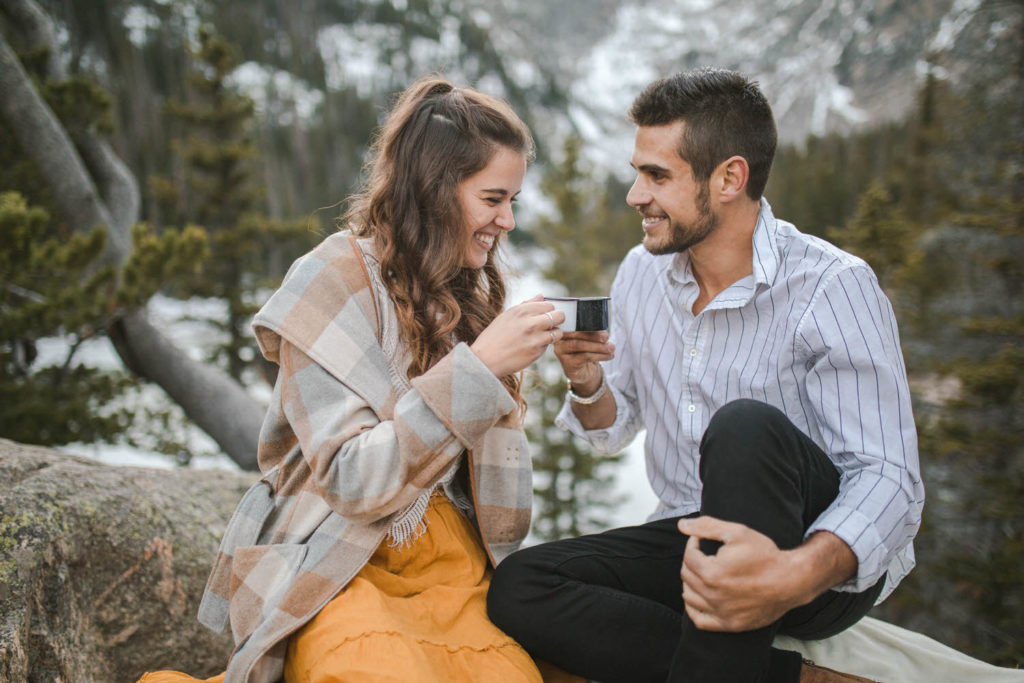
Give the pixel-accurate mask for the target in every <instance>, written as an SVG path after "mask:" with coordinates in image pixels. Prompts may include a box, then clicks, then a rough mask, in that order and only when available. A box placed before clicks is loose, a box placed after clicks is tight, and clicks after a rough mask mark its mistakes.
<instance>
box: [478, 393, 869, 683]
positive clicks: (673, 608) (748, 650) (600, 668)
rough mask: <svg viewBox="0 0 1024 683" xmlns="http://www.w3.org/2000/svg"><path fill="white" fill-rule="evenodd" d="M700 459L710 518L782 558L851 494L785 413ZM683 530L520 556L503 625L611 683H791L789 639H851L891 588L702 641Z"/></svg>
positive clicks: (499, 593)
mask: <svg viewBox="0 0 1024 683" xmlns="http://www.w3.org/2000/svg"><path fill="white" fill-rule="evenodd" d="M700 453H701V462H700V474H701V480H702V482H703V492H702V497H701V513H702V514H707V515H711V516H713V517H718V518H720V519H725V520H728V521H732V522H740V523H743V524H746V525H747V526H750V527H751V528H753V529H755V530H757V531H760V532H761V533H763V534H766V535H767V536H769V537H770V538H772V540H774V541H775V543H776V544H777V545H778V546H779V547H780V548H782V549H787V548H793V547H796V546H798V545H799V544H800V543H801V542H802V541H803V535H804V532H805V530H806V529H807V528H808V527H809V526H810V525H811V523H812V522H813V521H814V520H815V519H816V518H817V517H818V515H819V514H820V513H821V512H822V511H823V510H825V508H827V507H828V505H829V504H830V503H831V502H832V500H834V499H835V497H836V495H837V493H838V491H839V475H838V473H837V472H836V469H835V466H834V465H833V464H832V462H831V461H830V460H829V459H828V457H827V456H826V455H825V453H824V452H822V450H821V449H820V448H818V446H817V445H816V444H815V443H814V442H813V441H811V439H810V438H808V437H807V436H806V435H805V434H803V433H802V432H801V431H800V430H799V429H797V428H796V426H795V425H793V423H792V422H790V421H789V419H788V418H786V416H785V415H784V414H783V413H782V412H781V411H779V410H777V409H776V408H773V407H771V406H768V405H766V404H764V403H760V402H757V401H751V400H741V401H735V402H733V403H729V404H728V405H726V406H723V407H722V408H721V409H720V410H719V411H718V412H717V413H716V414H715V415H714V416H713V418H712V420H711V422H710V424H709V425H708V428H707V431H706V432H705V434H704V437H703V439H702V441H701V446H700ZM677 520H678V518H672V519H664V520H659V521H656V522H649V523H647V524H642V525H640V526H634V527H627V528H622V529H613V530H611V531H607V532H605V533H601V534H594V535H591V536H582V537H580V538H573V539H566V540H561V541H554V542H551V543H545V544H542V545H538V546H534V547H532V548H526V549H523V550H520V551H519V552H517V553H514V554H513V555H511V556H510V557H508V558H507V559H505V560H504V561H503V562H502V563H501V565H499V567H498V568H497V570H495V573H494V576H493V578H492V580H491V588H490V591H489V593H488V596H487V609H488V613H489V614H490V617H491V619H492V620H493V621H494V623H495V624H497V625H498V626H499V627H501V628H502V629H503V630H504V631H505V632H506V633H508V634H509V635H510V636H512V637H513V638H515V639H516V640H518V641H519V642H520V643H521V644H522V645H523V646H524V647H525V648H526V649H527V650H528V651H529V652H530V653H531V654H532V655H534V656H536V657H539V658H541V659H545V660H547V661H549V662H551V663H553V664H557V665H558V666H561V667H562V668H564V669H565V670H567V671H569V672H571V673H574V674H578V675H581V676H585V677H587V678H589V679H592V680H596V681H602V683H613V682H615V681H624V682H626V681H628V682H630V683H634V682H639V681H658V682H659V683H660V682H663V681H666V680H667V681H707V682H709V683H711V682H713V683H721V682H722V681H728V682H730V683H732V682H734V681H735V682H741V681H772V682H774V681H779V682H780V683H781V682H785V683H790V682H794V681H798V680H799V675H800V664H801V659H800V656H799V654H798V653H795V652H785V651H781V650H777V649H775V648H773V647H772V641H773V640H774V638H775V635H776V634H777V633H782V634H785V635H790V636H794V637H797V638H802V639H814V638H825V637H828V636H830V635H834V634H836V633H839V632H840V631H842V630H843V629H845V628H847V627H849V626H851V625H853V624H854V623H856V622H857V621H858V620H859V619H860V618H861V617H863V616H864V615H865V614H866V613H867V611H868V610H869V609H870V608H871V606H872V605H873V604H874V601H875V599H876V598H877V596H878V594H879V592H881V589H882V584H883V582H884V579H882V580H880V581H879V582H878V583H877V584H876V585H875V586H874V587H872V588H870V589H868V590H866V591H864V592H863V593H845V592H843V593H841V592H838V591H831V590H830V591H826V592H825V593H824V594H822V595H821V596H819V597H818V598H816V599H815V600H813V601H812V602H810V603H809V604H807V605H804V606H802V607H799V608H797V609H794V610H792V611H790V612H788V613H787V614H786V615H785V616H783V618H782V619H780V620H779V621H778V622H776V623H774V624H771V625H770V626H767V627H765V628H761V629H757V630H754V631H745V632H742V633H717V632H710V631H702V630H700V629H698V628H697V627H696V626H694V624H693V622H692V621H690V619H689V617H688V616H687V614H686V611H685V609H684V606H683V599H682V594H681V593H682V586H681V579H680V576H679V571H680V567H681V565H682V558H683V550H684V547H685V544H686V537H685V536H683V535H682V534H680V533H679V530H678V529H676V521H677ZM709 550H710V549H709ZM707 551H708V550H706V552H707Z"/></svg>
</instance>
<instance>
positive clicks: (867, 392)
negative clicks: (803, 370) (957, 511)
mask: <svg viewBox="0 0 1024 683" xmlns="http://www.w3.org/2000/svg"><path fill="white" fill-rule="evenodd" d="M799 338H800V339H801V340H802V342H803V343H804V344H805V345H806V351H807V353H808V356H809V357H810V358H811V359H812V367H811V368H810V371H809V372H808V374H807V377H806V387H807V395H808V396H809V397H812V399H813V400H812V401H811V405H812V409H813V410H814V412H815V418H816V422H817V423H818V425H819V428H820V430H821V433H822V439H823V442H824V443H825V446H826V448H825V450H826V452H827V453H828V454H829V458H830V459H831V460H832V461H833V463H834V464H835V465H836V468H837V470H838V471H839V474H840V485H839V495H838V496H837V497H836V500H835V501H834V502H833V503H832V505H831V506H830V507H829V508H828V509H827V510H825V512H824V513H822V515H821V516H820V517H819V518H818V519H817V520H816V521H815V522H814V524H812V525H811V527H810V529H809V530H808V534H810V533H813V532H815V531H829V532H831V533H833V534H835V535H836V536H838V537H839V538H841V539H842V540H843V541H844V542H846V544H847V545H849V546H850V549H851V550H853V552H854V554H855V555H856V556H857V561H858V566H857V574H856V576H855V577H854V578H853V579H851V580H850V581H848V582H846V583H845V584H842V585H840V586H838V587H837V588H838V589H839V590H846V591H862V590H865V589H867V588H869V587H871V586H872V585H874V583H876V582H877V581H878V580H879V579H880V578H881V577H882V576H883V575H884V574H885V573H886V572H887V571H888V570H889V569H890V568H891V567H892V566H893V563H894V562H895V561H897V556H898V555H900V554H903V555H904V556H905V558H906V561H912V560H911V557H912V555H911V552H912V551H911V549H910V544H911V542H912V540H913V538H914V535H915V534H916V532H917V529H918V527H919V526H920V524H921V512H922V507H923V502H924V487H923V484H922V482H921V474H920V465H919V462H918V453H917V432H916V427H915V425H914V420H913V414H912V408H911V401H910V389H909V386H908V384H907V378H906V371H905V369H904V367H903V362H902V355H901V352H900V347H899V336H898V334H897V331H896V320H895V317H894V316H893V313H892V308H891V306H890V305H889V301H888V299H887V298H886V297H885V295H884V294H883V293H882V291H881V289H880V288H879V287H878V282H877V280H876V279H875V277H874V275H873V273H871V271H870V270H869V269H868V268H867V267H851V268H847V269H845V270H842V271H841V272H839V273H838V274H837V275H836V276H835V277H834V278H833V279H832V280H831V281H830V282H829V283H828V284H827V285H826V286H825V287H823V289H822V292H821V294H820V296H819V297H818V298H817V300H816V302H815V303H814V305H813V306H812V307H811V309H810V311H809V313H808V315H807V316H806V318H805V319H804V321H803V323H802V325H801V327H800V336H799Z"/></svg>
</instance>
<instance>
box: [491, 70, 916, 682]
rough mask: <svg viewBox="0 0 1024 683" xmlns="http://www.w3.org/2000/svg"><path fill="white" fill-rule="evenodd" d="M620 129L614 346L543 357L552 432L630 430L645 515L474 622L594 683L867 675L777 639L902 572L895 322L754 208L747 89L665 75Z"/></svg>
mask: <svg viewBox="0 0 1024 683" xmlns="http://www.w3.org/2000/svg"><path fill="white" fill-rule="evenodd" d="M630 118H631V120H632V121H633V122H634V123H635V124H636V125H637V131H636V140H635V146H634V151H633V157H632V166H633V167H634V169H635V170H636V181H635V182H634V184H633V186H632V188H631V189H630V190H629V194H628V195H627V198H626V199H627V202H629V204H630V205H632V206H634V207H635V208H636V209H637V211H639V212H640V214H641V215H642V217H643V219H642V227H643V231H644V238H643V244H642V245H641V246H638V247H635V248H634V249H633V250H632V251H630V253H629V254H628V255H627V256H626V258H625V260H624V261H623V263H622V265H621V266H620V269H619V272H618V275H617V276H616V279H615V283H614V285H613V286H612V308H613V321H612V327H611V335H610V339H609V336H608V334H607V333H573V334H566V335H565V337H564V339H563V340H562V341H560V342H559V343H557V344H556V345H555V352H556V355H557V356H558V359H559V361H560V362H561V364H562V368H563V370H564V372H565V374H566V376H567V377H568V378H569V380H570V391H569V395H568V397H567V400H566V405H565V406H564V407H563V410H562V412H561V414H560V415H559V417H558V422H559V424H561V425H562V426H563V427H566V428H568V429H569V430H571V431H572V432H573V433H575V434H578V435H579V436H581V437H583V438H584V439H586V440H587V441H588V442H589V443H590V444H591V446H592V447H594V448H595V449H597V450H600V451H605V452H615V451H618V450H620V449H621V448H623V447H624V446H626V445H627V444H628V443H629V442H630V440H631V439H632V438H633V437H634V436H635V435H636V434H637V433H638V432H639V431H640V430H642V429H646V437H645V443H644V450H645V456H646V464H647V472H648V477H649V479H650V483H651V486H652V487H653V489H654V492H655V493H656V494H657V496H658V499H659V501H660V504H659V505H658V507H657V509H656V511H655V512H654V513H653V514H652V515H651V517H650V518H649V521H648V522H647V523H646V524H643V525H641V526H636V527H629V528H625V529H614V530H611V531H608V532H605V533H603V534H597V535H592V536H584V537H581V538H576V539H567V540H562V541H556V542H553V543H548V544H543V545H540V546H536V547H533V548H528V549H526V550H523V551H520V552H519V553H516V554H514V555H512V556H511V557H509V558H508V559H506V560H505V561H504V562H503V563H502V564H501V565H500V566H499V567H498V569H497V570H496V572H495V575H494V578H493V582H492V585H491V590H490V594H489V596H488V608H489V613H490V615H491V618H492V619H493V620H494V621H495V623H497V624H498V625H499V626H500V627H502V628H503V629H504V630H505V631H506V632H507V633H509V635H511V636H513V637H514V638H516V639H517V640H518V641H519V642H520V643H522V644H523V645H524V646H525V647H526V648H527V649H528V650H529V651H530V652H531V653H532V654H533V655H535V656H537V657H540V658H543V659H546V660H548V661H550V662H552V663H554V664H557V665H559V666H561V667H563V668H565V669H566V670H568V671H570V672H572V673H575V674H579V675H582V676H586V677H588V678H591V679H595V680H599V681H602V682H605V683H609V682H611V681H630V682H634V681H665V680H670V681H682V680H686V681H715V682H716V683H718V682H722V681H727V682H730V683H731V682H733V681H787V682H788V681H801V680H803V681H809V680H815V681H831V680H835V681H842V680H865V679H861V678H859V677H854V676H848V675H846V674H840V673H838V672H834V671H831V670H829V669H824V668H823V667H816V666H814V665H813V664H811V663H810V662H802V661H801V658H800V657H799V655H798V654H797V653H794V652H783V651H780V650H777V649H773V648H772V641H773V639H774V637H775V635H776V634H779V633H781V634H786V635H791V636H794V637H797V638H803V639H813V638H823V637H827V636H830V635H833V634H835V633H838V632H839V631H842V630H843V629H845V628H847V627H849V626H850V625H852V624H853V623H855V622H856V621H857V620H858V619H860V618H861V617H862V616H864V614H865V613H866V612H867V611H868V610H869V609H870V608H871V606H872V605H873V604H875V603H876V601H878V600H881V599H883V598H884V597H885V596H886V595H888V593H889V592H890V591H891V590H892V589H893V588H894V587H895V586H896V584H897V583H898V582H899V581H900V579H902V578H903V576H905V575H906V573H907V572H908V571H909V570H910V569H911V567H912V566H913V564H914V559H913V550H912V547H911V540H912V539H913V537H914V534H915V533H916V532H917V529H918V527H919V525H920V520H921V507H922V503H923V499H924V490H923V487H922V484H921V479H920V472H919V465H918V458H917V438H916V431H915V426H914V421H913V416H912V414H911V404H910V393H909V390H908V388H907V380H906V370H905V368H904V365H903V359H902V355H901V352H900V346H899V338H898V334H897V330H896V323H895V320H894V318H893V313H892V308H891V306H890V304H889V301H888V299H887V298H886V297H885V295H884V294H883V293H882V291H881V290H880V288H879V286H878V282H877V280H876V278H875V276H874V274H873V273H872V271H871V269H870V268H869V267H868V266H867V265H866V264H865V263H864V262H863V261H861V260H860V259H858V258H856V257H854V256H852V255H850V254H847V253H845V252H843V251H841V250H839V249H837V248H836V247H834V246H832V245H830V244H828V243H827V242H824V241H822V240H819V239H817V238H814V237H810V236H807V235H804V234H801V233H800V232H798V231H797V230H796V229H795V228H794V227H793V226H792V225H790V224H789V223H785V222H782V221H779V220H777V219H776V218H775V217H774V216H773V215H772V212H771V208H770V207H769V205H768V203H767V202H766V201H765V200H764V199H762V197H761V195H762V192H763V190H764V187H765V183H766V182H767V180H768V172H769V169H770V167H771V163H772V158H773V156H774V152H775V143H776V130H775V122H774V119H773V117H772V113H771V109H770V107H769V105H768V102H767V101H766V99H765V98H764V96H763V95H762V93H761V92H760V90H759V89H758V88H757V86H756V84H754V83H751V82H748V81H747V80H745V79H744V78H743V77H742V76H740V75H739V74H736V73H733V72H729V71H722V70H712V69H702V70H696V71H690V72H686V73H681V74H678V75H675V76H673V77H670V78H667V79H663V80H661V81H657V82H655V83H653V84H651V85H650V86H648V88H647V89H646V90H645V91H644V92H643V93H642V94H641V95H640V96H639V97H638V98H637V99H636V101H635V102H634V103H633V106H632V108H631V110H630ZM611 340H614V342H616V344H615V345H614V346H613V344H612V343H611ZM680 532H681V533H682V535H681V534H680ZM684 551H685V552H684Z"/></svg>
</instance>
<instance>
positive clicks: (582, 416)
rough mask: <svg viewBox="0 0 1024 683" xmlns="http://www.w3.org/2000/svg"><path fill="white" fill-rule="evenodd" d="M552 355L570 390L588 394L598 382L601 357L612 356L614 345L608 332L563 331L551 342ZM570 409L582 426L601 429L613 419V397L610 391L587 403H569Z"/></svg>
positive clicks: (599, 380) (595, 389) (590, 393)
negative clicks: (562, 334)
mask: <svg viewBox="0 0 1024 683" xmlns="http://www.w3.org/2000/svg"><path fill="white" fill-rule="evenodd" d="M555 356H557V357H558V362H559V363H561V364H562V371H563V372H564V373H565V376H566V377H568V378H569V381H571V382H572V389H573V391H574V392H575V393H576V394H578V395H580V396H590V395H592V394H593V393H594V392H595V391H597V390H598V389H599V388H600V386H601V372H602V371H601V365H600V363H601V361H606V360H611V359H612V358H614V357H615V345H614V344H612V343H611V342H609V341H608V332H606V331H602V332H567V333H566V334H565V336H564V337H562V340H561V341H558V342H556V343H555ZM572 412H573V413H574V414H575V415H576V418H577V419H578V420H579V421H580V424H581V425H583V428H584V429H604V428H606V427H610V426H611V425H612V423H614V422H615V412H616V406H615V399H614V398H613V397H612V392H610V391H609V392H607V393H606V394H605V395H604V396H602V397H601V398H600V399H598V400H597V401H596V402H595V403H592V404H590V405H581V404H579V403H576V402H575V401H574V402H573V403H572Z"/></svg>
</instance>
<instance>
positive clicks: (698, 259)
mask: <svg viewBox="0 0 1024 683" xmlns="http://www.w3.org/2000/svg"><path fill="white" fill-rule="evenodd" d="M722 209H723V210H722V211H721V212H720V213H719V217H718V218H719V225H718V229H716V230H715V231H714V232H713V233H712V234H711V235H710V236H708V238H707V239H705V240H704V241H703V242H701V243H700V244H696V245H694V246H692V247H690V264H691V267H692V269H693V275H694V278H695V279H696V280H697V285H698V286H699V287H700V294H699V295H698V297H697V301H695V302H694V305H693V314H694V315H697V314H698V313H700V311H701V310H703V309H704V307H705V306H707V305H708V304H709V303H710V302H711V301H712V300H713V299H714V298H715V297H716V296H718V295H719V294H720V293H721V292H722V291H724V290H725V289H726V288H728V287H729V286H730V285H732V284H733V283H734V282H738V281H739V280H742V279H743V278H745V277H747V276H748V275H750V274H751V273H752V272H753V261H754V242H753V237H754V228H756V227H757V217H758V214H759V212H760V210H761V204H760V202H743V204H742V206H735V207H733V206H729V207H722Z"/></svg>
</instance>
